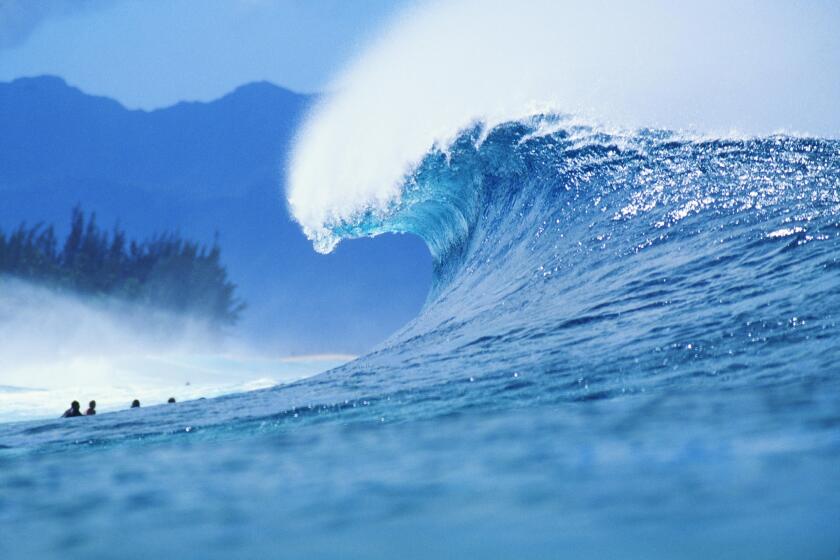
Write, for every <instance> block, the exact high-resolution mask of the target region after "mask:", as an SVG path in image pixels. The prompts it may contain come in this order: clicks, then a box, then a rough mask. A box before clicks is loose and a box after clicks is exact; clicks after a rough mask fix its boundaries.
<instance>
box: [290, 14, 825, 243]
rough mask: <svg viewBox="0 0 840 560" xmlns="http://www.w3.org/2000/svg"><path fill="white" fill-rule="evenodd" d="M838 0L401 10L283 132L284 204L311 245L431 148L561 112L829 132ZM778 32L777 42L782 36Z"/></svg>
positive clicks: (394, 187) (665, 123)
mask: <svg viewBox="0 0 840 560" xmlns="http://www.w3.org/2000/svg"><path fill="white" fill-rule="evenodd" d="M838 20H840V5H837V4H836V3H830V2H813V3H809V4H807V5H802V4H800V5H795V6H794V5H788V4H785V3H769V2H757V1H749V0H748V1H746V2H738V3H734V4H733V3H731V2H726V1H724V0H712V1H711V2H703V3H678V4H677V3H670V2H657V1H654V2H650V3H645V4H643V5H636V4H634V5H629V4H628V3H625V2H617V1H607V0H602V1H599V2H587V3H584V2H572V1H568V2H557V1H549V0H530V1H526V2H523V3H517V4H516V5H515V6H513V5H507V4H504V3H491V4H488V3H487V2H483V1H479V0H460V1H455V2H428V3H426V4H424V5H422V6H420V7H417V8H412V9H410V10H408V11H407V12H406V13H404V14H403V15H402V16H401V17H398V18H397V19H396V20H395V21H394V22H393V24H392V25H391V26H390V27H389V28H388V29H386V30H385V31H384V32H383V33H382V34H381V35H380V36H379V37H378V38H376V39H375V40H374V41H372V42H371V43H370V44H369V46H368V48H367V49H366V50H365V51H364V52H363V53H362V54H361V56H359V57H358V58H357V59H356V60H355V61H354V62H353V63H352V64H350V65H349V66H348V67H347V68H346V69H345V70H344V71H343V73H342V74H340V75H339V76H338V77H337V79H336V80H335V81H334V83H333V84H332V86H331V87H330V90H331V91H333V92H335V93H334V94H332V95H330V96H328V97H326V98H325V99H324V100H323V101H322V102H321V103H320V104H319V105H318V106H317V107H316V108H315V109H314V110H313V112H312V113H311V115H310V116H309V118H308V120H307V122H306V123H305V125H304V126H303V128H302V130H301V131H300V133H299V135H298V138H297V139H296V143H295V147H294V151H293V157H292V161H291V165H290V168H289V177H288V192H287V198H288V203H289V207H290V210H291V212H292V214H293V216H294V217H295V219H296V220H297V221H298V222H299V223H300V224H301V226H302V228H303V230H304V232H305V233H306V234H307V235H308V236H309V237H310V238H311V239H312V240H313V241H314V242H315V245H316V248H317V249H318V250H320V251H329V250H331V249H332V248H333V247H334V246H335V244H336V243H337V242H338V237H337V236H335V235H334V234H332V233H331V230H332V229H334V228H335V227H337V226H340V225H341V224H346V223H350V222H354V221H361V220H363V219H364V217H365V216H372V217H374V218H377V219H380V218H382V217H383V216H384V215H385V214H387V213H388V212H389V211H391V210H392V209H393V207H394V206H395V205H399V204H400V203H401V201H402V197H403V194H404V190H403V185H404V184H405V182H406V178H407V177H411V176H412V175H413V174H414V172H415V171H416V170H417V168H418V166H419V164H420V162H421V161H422V160H423V158H424V157H425V155H426V154H427V153H429V152H430V150H435V149H439V150H441V151H443V152H445V151H446V150H447V149H448V146H449V145H450V144H451V142H452V141H453V140H454V139H455V138H457V137H458V136H459V133H460V132H462V131H464V130H466V129H469V128H470V127H471V126H472V125H473V124H474V123H476V122H484V123H486V124H487V126H488V127H489V128H493V127H494V126H495V125H497V124H499V123H503V122H509V121H515V120H520V119H522V118H527V117H528V116H532V115H534V114H539V113H545V112H550V111H554V112H563V113H565V114H572V115H576V116H578V117H579V118H581V119H582V120H583V121H585V122H591V123H595V124H597V125H599V126H603V127H604V128H605V129H607V130H615V129H622V130H636V129H640V128H667V129H672V130H683V131H685V130H689V131H691V130H693V131H698V132H701V133H703V134H708V135H710V136H714V137H719V138H720V137H725V136H731V134H730V133H731V132H732V131H735V132H736V133H737V134H748V135H762V136H763V135H768V134H771V133H774V132H777V131H779V130H786V131H790V132H797V131H799V132H804V131H808V132H809V133H811V134H813V135H815V136H823V137H825V136H836V135H838V134H840V108H838V105H837V104H836V102H835V100H836V99H837V98H840V80H837V79H836V73H833V72H826V71H825V68H826V67H838V66H840V36H838V34H837V33H836V32H835V30H834V25H833V22H836V21H838ZM782 46H783V50H781V49H782Z"/></svg>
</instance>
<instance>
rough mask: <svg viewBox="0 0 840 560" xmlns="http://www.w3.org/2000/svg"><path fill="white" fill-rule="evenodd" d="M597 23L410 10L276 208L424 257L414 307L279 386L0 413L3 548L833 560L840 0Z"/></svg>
mask: <svg viewBox="0 0 840 560" xmlns="http://www.w3.org/2000/svg"><path fill="white" fill-rule="evenodd" d="M730 5H731V9H729V7H730ZM518 6H519V5H518V4H517V7H518ZM558 6H559V7H558ZM605 6H606V4H605V3H600V2H594V3H587V4H586V5H584V4H583V3H580V4H577V3H557V2H532V3H529V4H528V6H527V8H528V9H525V8H523V9H516V10H511V9H510V6H507V7H506V9H502V8H504V6H503V5H502V4H501V3H499V4H496V3H484V2H481V3H476V2H472V1H469V0H468V1H465V2H454V3H452V2H447V3H443V2H441V3H436V4H433V6H432V8H431V9H430V10H431V11H426V10H424V9H420V10H419V11H413V12H411V13H410V16H408V17H406V18H405V20H401V21H399V22H397V24H396V25H395V27H393V28H392V29H391V31H389V33H388V34H386V35H385V36H384V37H382V38H381V39H380V40H379V41H378V42H376V43H374V44H373V45H372V46H371V47H370V50H369V51H368V52H367V54H365V55H364V56H362V57H361V58H360V59H359V61H358V62H357V63H356V64H355V65H352V66H351V67H350V68H349V69H348V71H347V72H346V74H345V76H344V77H343V78H342V79H341V80H339V82H338V83H339V86H344V87H339V88H338V90H337V92H336V93H335V94H334V95H333V96H329V97H328V98H326V100H325V101H324V102H323V104H322V105H321V106H320V107H319V108H316V110H315V111H314V112H313V114H312V115H311V116H310V119H309V121H308V123H307V124H306V126H305V127H304V129H303V130H302V131H301V133H300V136H299V138H298V141H297V145H296V148H295V153H294V155H293V157H292V162H291V169H290V185H289V191H288V193H287V194H288V198H289V207H290V209H291V211H292V212H293V214H294V217H295V218H296V219H297V220H298V221H299V222H300V224H301V226H302V227H303V229H304V231H305V232H306V234H307V235H309V236H310V237H311V238H312V240H313V242H314V244H315V246H316V248H317V249H318V250H320V251H329V250H331V249H332V248H334V247H335V246H336V244H337V243H339V242H343V241H344V240H349V239H352V238H357V237H364V236H376V235H378V234H381V233H385V232H398V233H405V234H409V235H416V236H419V237H421V238H422V239H423V240H425V242H426V243H427V245H428V247H429V250H430V252H431V254H432V255H433V260H434V267H435V271H434V272H435V274H434V282H433V285H432V287H431V290H430V293H429V296H428V299H427V302H426V304H425V306H424V307H423V309H422V311H421V312H420V313H419V315H418V316H417V317H416V318H415V319H414V320H412V321H411V322H409V323H408V324H407V325H405V326H404V327H403V328H402V329H400V330H399V331H398V332H397V333H395V334H394V335H393V336H392V337H391V338H389V339H388V340H387V341H385V342H383V343H382V344H381V345H380V346H379V347H378V348H376V349H374V350H373V351H371V352H370V353H369V354H368V355H366V356H363V357H361V358H359V359H356V360H354V361H352V362H350V363H348V364H345V365H343V366H341V367H338V368H336V369H333V370H331V371H328V372H325V373H323V374H320V375H317V376H314V377H311V378H308V379H303V380H299V381H296V382H294V383H289V384H286V385H283V386H279V387H274V388H271V389H266V390H260V391H251V392H247V393H241V394H235V395H228V396H225V397H221V398H216V399H210V400H206V401H204V400H201V401H198V400H197V401H190V402H183V403H180V402H179V403H177V404H176V405H164V406H151V407H148V408H146V407H144V408H142V409H135V410H126V411H121V412H117V413H113V414H103V415H100V416H96V417H93V418H80V419H72V420H67V421H51V422H28V423H18V424H2V425H0V525H2V526H3V528H4V531H3V532H0V555H4V557H9V558H32V557H46V556H56V557H58V556H61V557H63V556H64V555H65V554H66V552H67V549H69V550H70V551H71V552H73V551H75V552H79V553H80V554H82V553H84V555H87V556H96V555H99V556H109V555H111V556H112V555H113V551H114V550H120V551H121V552H122V551H123V550H124V549H126V548H128V549H129V550H130V551H134V554H133V555H131V554H129V557H137V558H141V557H148V556H150V555H151V556H167V555H168V556H173V555H174V556H178V557H185V558H189V557H202V558H229V557H231V556H237V557H255V558H257V557H269V556H272V555H276V554H277V551H279V550H282V551H283V553H284V554H286V555H287V556H290V557H298V556H301V557H303V556H305V557H307V558H334V557H335V556H336V555H337V554H341V555H343V556H346V557H348V558H364V559H371V558H383V559H385V558H394V557H400V558H411V559H415V558H416V559H426V558H435V557H441V558H450V557H466V558H472V557H481V558H513V557H517V558H519V557H521V558H574V559H581V558H645V559H659V558H684V559H698V560H699V559H704V560H705V559H706V558H711V557H713V558H720V559H733V560H734V559H736V558H738V559H739V558H791V559H799V558H830V557H832V556H833V555H836V552H837V550H838V546H840V541H838V539H837V535H838V534H840V532H838V525H837V520H838V512H840V471H838V469H837V464H838V461H840V432H838V426H840V376H838V372H840V325H838V322H840V141H838V140H834V139H831V137H832V136H836V134H837V132H838V130H840V121H838V120H837V118H838V116H840V113H838V112H837V111H836V108H834V107H836V97H837V96H836V95H835V96H834V97H832V92H836V91H837V88H838V83H837V82H836V76H837V74H836V72H835V73H833V74H832V73H831V72H823V73H822V74H820V72H819V71H815V70H814V67H807V68H805V67H800V66H798V63H797V61H799V62H802V61H803V60H805V59H806V58H807V56H811V55H814V56H818V55H819V56H821V55H820V53H821V52H822V51H821V50H820V49H822V48H826V49H828V50H829V51H831V49H833V48H835V46H836V45H837V41H838V39H837V37H838V35H837V34H836V33H834V32H833V30H832V31H831V33H830V34H829V35H826V34H825V33H823V32H824V31H825V30H826V29H828V28H831V27H832V25H833V23H834V22H836V18H835V19H831V18H830V17H826V18H822V19H820V18H814V17H813V16H814V10H816V11H817V12H820V10H822V13H824V14H829V15H832V14H834V15H836V14H837V9H838V8H837V6H836V5H835V4H830V3H818V2H814V3H811V4H808V6H807V7H805V6H798V8H800V9H796V10H794V9H792V8H791V7H789V6H788V5H787V4H783V3H764V2H762V3H758V2H749V1H748V2H743V3H734V4H733V3H730V2H712V3H710V4H708V5H707V4H705V3H704V4H703V5H702V6H701V5H700V4H695V5H692V6H690V7H687V8H684V4H680V5H679V6H678V5H677V4H672V3H657V2H651V3H645V4H644V5H643V6H641V5H638V4H636V5H632V6H631V5H629V4H626V3H612V4H610V6H609V7H610V8H611V9H605ZM569 7H573V8H574V11H573V12H567V11H564V10H567V9H568V8H569ZM612 8H614V9H612ZM806 8H807V9H806ZM817 8H819V9H817ZM558 10H559V12H558ZM651 12H657V13H658V17H656V18H653V17H651ZM558 14H559V15H560V16H562V17H558ZM552 15H553V16H554V17H548V16H552ZM692 23H693V25H692ZM809 33H810V34H811V35H813V36H814V37H822V38H823V39H824V41H822V42H809V40H808V37H807V35H809ZM707 35H708V37H707ZM487 36H492V37H493V38H494V41H491V42H490V44H489V46H488V43H487V41H486V40H482V39H486V38H487ZM430 37H436V38H439V39H440V41H439V42H438V43H433V42H431V41H429V38H430ZM499 37H502V38H504V39H505V40H503V41H500V40H498V38H499ZM709 37H714V38H715V39H716V40H714V41H712V40H707V39H708V38H709ZM825 37H828V39H825ZM704 38H705V39H704ZM700 44H702V45H704V48H703V49H697V48H696V47H697V45H700ZM739 44H740V45H741V46H742V47H743V48H734V47H735V46H737V45H739ZM778 44H784V45H786V46H787V47H789V50H787V51H786V52H785V56H776V57H773V56H769V57H768V56H767V52H772V48H774V45H778ZM485 47H487V48H485ZM705 47H707V48H705ZM767 49H770V51H768V50H767ZM838 51H840V49H838ZM832 52H833V51H832ZM593 53H594V54H593ZM663 53H664V55H663ZM497 55H498V56H497ZM663 56H664V58H663ZM803 57H804V58H803ZM829 58H830V57H829ZM768 60H769V61H770V62H767V61H768ZM815 60H816V59H815ZM820 60H822V59H820ZM752 63H755V64H752ZM535 69H537V70H539V71H536V70H535ZM520 70H521V71H520ZM816 74H820V75H819V76H816ZM815 76H816V77H815ZM770 77H772V78H773V79H772V80H771V79H770ZM765 78H767V79H765ZM777 78H778V79H777ZM805 78H807V79H805ZM773 80H775V82H774V81H773ZM821 80H822V81H821ZM663 85H664V86H668V87H663ZM823 85H824V86H826V87H821V86H823ZM625 86H626V87H625ZM776 86H778V87H776ZM729 89H733V90H737V91H736V92H735V93H732V92H729V91H728V90H729ZM724 90H727V91H724ZM730 93H732V95H730ZM534 99H536V100H539V101H542V102H545V104H546V105H547V106H550V107H555V108H560V109H561V110H563V111H567V112H569V113H561V112H558V111H557V110H542V109H540V110H535V109H534V106H533V105H532V104H531V103H530V101H531V100H534ZM588 99H591V101H592V107H591V108H592V111H587V105H588V103H589V101H587V100H588ZM611 100H612V101H613V102H611ZM827 100H830V102H829V101H827ZM593 114H594V117H593ZM570 115H573V116H570ZM628 115H629V117H628ZM698 115H699V116H701V117H709V118H711V120H707V119H706V118H701V119H700V121H699V123H700V124H701V125H710V126H702V128H700V129H701V130H703V131H704V133H703V134H698V133H697V132H696V130H697V128H694V129H693V130H694V132H692V131H690V130H689V129H691V127H688V126H687V124H689V123H690V122H692V120H693V119H694V118H695V117H697V116H698ZM815 115H816V117H815ZM820 115H821V116H822V120H821V118H820ZM674 119H676V121H680V120H681V119H683V120H685V122H676V123H675V121H674ZM715 119H717V120H716V121H715ZM634 121H635V122H634ZM639 121H640V122H639ZM695 122H697V121H695ZM788 124H790V125H791V126H787V125H788ZM654 125H657V126H654ZM661 125H673V127H671V126H661ZM721 125H723V127H724V129H726V128H727V126H726V125H732V126H734V127H736V128H738V129H741V130H742V131H743V130H747V131H748V132H750V135H744V134H742V133H738V134H734V133H729V132H728V131H726V132H724V133H718V132H715V130H717V129H719V128H720V127H721ZM820 126H824V127H825V128H824V129H820V128H819V127H820ZM698 128H699V127H698ZM776 128H785V129H787V130H811V131H812V132H814V133H815V134H810V135H808V134H792V133H785V134H773V133H772V131H773V130H774V129H776ZM671 130H678V131H677V132H672V131H671ZM687 130H689V131H687ZM68 466H71V467H72V468H68ZM91 503H94V504H95V507H81V508H80V507H79V505H80V504H81V505H87V504H91ZM9 534H14V535H15V538H14V540H11V539H4V536H6V535H9ZM407 543H409V544H407ZM337 551H338V552H337Z"/></svg>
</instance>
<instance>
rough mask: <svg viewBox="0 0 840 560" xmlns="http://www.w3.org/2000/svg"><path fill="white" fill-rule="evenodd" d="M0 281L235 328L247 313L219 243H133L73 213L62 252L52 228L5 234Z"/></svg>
mask: <svg viewBox="0 0 840 560" xmlns="http://www.w3.org/2000/svg"><path fill="white" fill-rule="evenodd" d="M0 275H9V276H15V277H19V278H22V279H26V280H30V281H35V282H39V283H42V284H46V285H49V286H52V287H57V288H61V289H68V290H72V291H74V292H78V293H82V294H89V295H100V296H114V297H118V298H121V299H124V300H128V301H133V302H138V303H141V304H144V305H151V306H154V307H158V308H161V309H167V310H171V311H175V312H178V313H184V314H190V315H193V316H197V317H199V318H203V319H206V320H209V321H211V322H214V323H218V324H227V325H230V324H233V323H235V322H236V321H237V320H238V319H239V316H240V314H241V312H242V310H243V309H244V307H245V306H244V304H243V303H242V302H241V301H240V300H239V299H238V298H237V296H236V286H235V285H234V284H233V283H232V282H230V280H229V279H228V275H227V270H226V269H225V267H224V266H223V265H222V263H221V249H220V248H219V244H218V239H216V240H214V242H213V246H212V247H210V248H209V249H208V248H207V247H206V246H205V245H202V244H199V243H196V242H193V241H187V240H184V239H181V238H180V237H179V236H177V235H175V234H172V233H169V234H163V235H158V236H155V237H153V238H151V239H149V240H146V241H142V242H138V241H134V240H131V241H128V239H127V238H126V234H125V232H124V231H122V230H121V229H120V228H119V227H118V226H115V227H114V230H113V232H111V233H110V234H109V233H108V232H106V231H103V230H100V229H99V227H98V226H97V225H96V215H95V214H91V216H90V218H89V219H85V215H84V213H83V212H82V210H81V209H80V208H78V207H77V208H74V209H73V214H72V218H71V223H70V233H69V234H68V235H67V239H65V241H64V245H63V248H62V249H61V250H60V251H59V250H58V239H57V238H56V235H55V230H54V228H53V227H52V226H48V227H44V225H43V224H37V225H35V226H34V227H31V228H27V226H26V224H21V225H20V226H19V227H18V228H17V229H15V230H13V231H11V232H10V233H9V234H6V233H5V232H4V231H3V230H1V229H0Z"/></svg>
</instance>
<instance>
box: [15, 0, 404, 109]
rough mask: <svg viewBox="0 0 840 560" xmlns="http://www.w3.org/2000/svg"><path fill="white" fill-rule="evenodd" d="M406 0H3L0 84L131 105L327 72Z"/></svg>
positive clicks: (310, 82)
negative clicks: (38, 85) (45, 87)
mask: <svg viewBox="0 0 840 560" xmlns="http://www.w3.org/2000/svg"><path fill="white" fill-rule="evenodd" d="M409 1H410V0H352V1H350V0H314V1H313V0H0V81H8V80H11V79H14V78H17V77H20V76H34V75H39V74H54V75H58V76H61V77H63V78H65V79H66V80H67V81H68V82H70V83H71V84H73V85H76V86H78V87H80V88H82V89H83V90H85V91H87V92H90V93H95V94H101V95H107V96H110V97H114V98H116V99H118V100H119V101H121V102H123V103H124V104H125V105H127V106H129V107H143V108H153V107H160V106H164V105H169V104H172V103H175V102H177V101H180V100H184V99H190V100H208V99H213V98H216V97H219V96H221V95H223V94H224V93H227V92H228V91H230V90H231V89H233V88H235V87H236V86H238V85H241V84H243V83H246V82H249V81H254V80H269V81H272V82H274V83H276V84H278V85H283V86H286V87H289V88H291V89H294V90H296V91H302V92H312V91H319V90H321V89H323V88H324V87H325V86H326V84H327V82H328V79H329V77H330V76H331V75H332V73H333V72H334V71H336V70H337V69H339V68H340V67H341V65H342V63H344V62H345V61H346V60H347V59H348V58H349V57H351V56H352V55H353V54H355V53H356V52H357V51H358V49H359V48H360V47H361V46H362V45H363V44H364V41H365V40H366V39H367V38H368V37H369V36H370V35H371V34H372V33H373V32H374V31H376V30H377V29H378V28H379V27H380V26H381V25H382V24H384V23H386V22H387V21H388V18H389V17H392V16H393V14H394V13H395V12H396V11H398V10H399V9H400V8H402V7H404V6H405V5H407V4H408V3H409Z"/></svg>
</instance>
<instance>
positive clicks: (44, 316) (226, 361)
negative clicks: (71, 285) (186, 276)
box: [0, 279, 351, 422]
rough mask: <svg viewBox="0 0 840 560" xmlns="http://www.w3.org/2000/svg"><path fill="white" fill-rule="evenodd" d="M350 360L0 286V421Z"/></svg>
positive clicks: (250, 384)
mask: <svg viewBox="0 0 840 560" xmlns="http://www.w3.org/2000/svg"><path fill="white" fill-rule="evenodd" d="M350 358H351V357H350V356H340V355H335V356H304V357H298V358H289V357H280V356H279V355H277V354H271V353H269V352H266V350H265V349H264V348H263V349H259V350H258V349H255V348H254V347H252V346H250V345H249V344H248V343H247V341H243V340H240V339H236V338H232V337H230V336H229V334H228V333H225V332H222V331H220V330H219V329H218V328H216V327H214V326H212V325H209V324H208V323H207V322H206V321H204V320H201V319H196V318H191V317H189V316H182V315H176V314H172V313H170V312H166V311H162V310H157V309H154V308H149V307H144V306H141V305H139V304H132V303H126V302H122V301H119V300H115V299H105V298H89V297H82V296H77V295H73V294H71V293H60V292H57V291H54V290H51V289H48V288H45V287H41V286H37V285H33V284H29V283H26V282H23V281H18V280H12V279H3V280H0V422H2V421H9V420H25V419H31V418H53V417H57V416H59V415H60V414H61V413H62V412H63V411H64V410H65V409H67V408H68V406H69V403H70V401H71V400H78V401H80V402H82V404H83V407H86V406H87V402H88V401H89V400H96V401H97V409H98V410H99V412H108V411H112V410H119V409H123V408H127V407H128V405H129V404H130V403H131V401H132V400H134V399H139V400H140V401H141V402H142V403H144V404H147V405H152V404H160V403H164V402H166V400H167V399H168V398H169V397H175V398H176V399H177V400H179V401H181V400H187V399H196V398H200V397H213V396H217V395H220V394H228V393H232V392H241V391H246V390H253V389H260V388H265V387H270V386H273V385H276V384H277V383H283V382H290V381H294V380H297V379H301V378H303V377H306V376H307V375H312V374H314V373H317V372H319V371H322V370H324V369H327V368H329V367H334V366H335V365H338V364H340V363H343V362H345V361H347V360H348V359H350Z"/></svg>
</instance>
